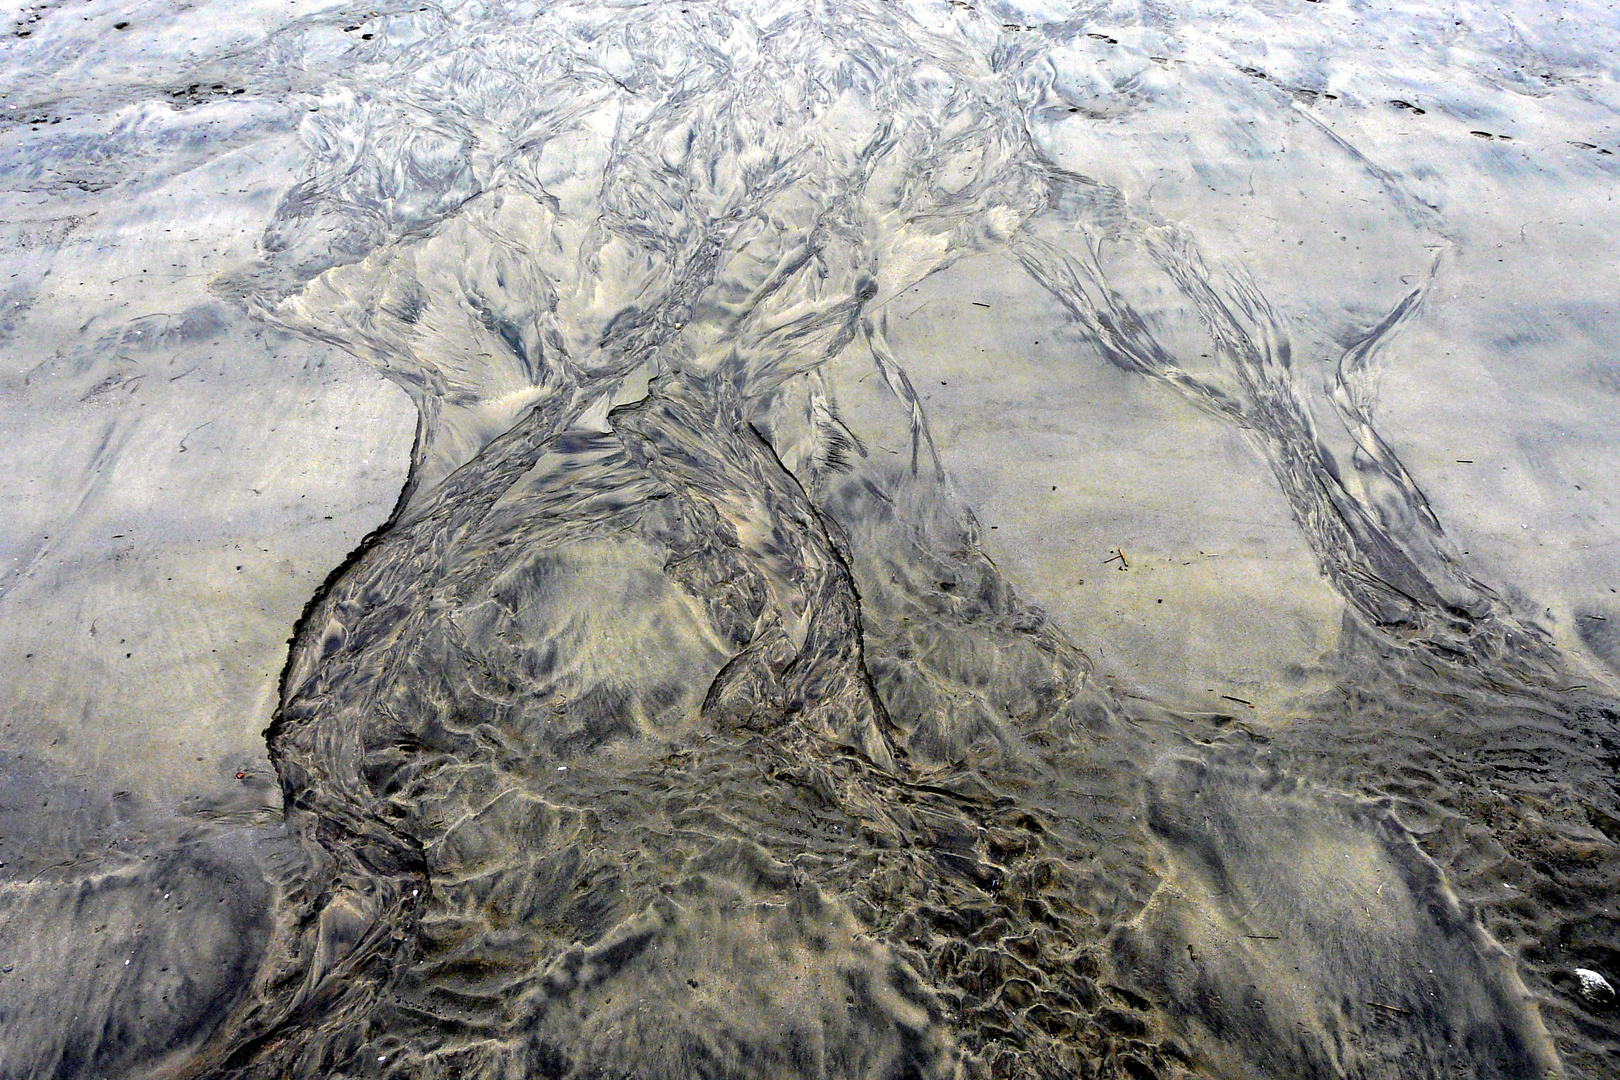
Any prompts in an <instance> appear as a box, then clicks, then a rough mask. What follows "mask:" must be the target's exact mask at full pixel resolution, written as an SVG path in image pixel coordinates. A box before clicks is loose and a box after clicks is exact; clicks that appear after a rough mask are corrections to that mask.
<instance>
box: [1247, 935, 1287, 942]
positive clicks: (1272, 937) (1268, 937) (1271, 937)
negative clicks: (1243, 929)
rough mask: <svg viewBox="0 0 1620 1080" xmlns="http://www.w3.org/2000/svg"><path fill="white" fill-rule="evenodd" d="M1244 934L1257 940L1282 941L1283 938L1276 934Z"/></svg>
mask: <svg viewBox="0 0 1620 1080" xmlns="http://www.w3.org/2000/svg"><path fill="white" fill-rule="evenodd" d="M1243 936H1244V937H1246V938H1252V939H1254V940H1255V941H1281V940H1282V938H1281V937H1279V936H1278V935H1276V934H1244V935H1243Z"/></svg>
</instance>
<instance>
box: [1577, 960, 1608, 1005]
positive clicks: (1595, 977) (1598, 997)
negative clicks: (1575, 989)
mask: <svg viewBox="0 0 1620 1080" xmlns="http://www.w3.org/2000/svg"><path fill="white" fill-rule="evenodd" d="M1575 977H1576V978H1577V979H1579V980H1581V997H1583V998H1585V999H1586V1000H1587V1001H1590V1002H1591V1003H1592V1004H1594V1005H1613V1004H1614V987H1612V986H1610V985H1609V980H1608V979H1605V978H1604V977H1603V976H1602V975H1600V974H1598V973H1597V972H1595V971H1593V970H1592V969H1591V968H1576V969H1575Z"/></svg>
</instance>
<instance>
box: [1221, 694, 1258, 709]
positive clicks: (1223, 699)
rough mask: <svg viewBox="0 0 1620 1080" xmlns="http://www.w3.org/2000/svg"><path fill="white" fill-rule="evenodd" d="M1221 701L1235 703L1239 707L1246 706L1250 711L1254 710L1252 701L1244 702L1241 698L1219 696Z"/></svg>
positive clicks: (1227, 695) (1226, 695) (1228, 695)
mask: <svg viewBox="0 0 1620 1080" xmlns="http://www.w3.org/2000/svg"><path fill="white" fill-rule="evenodd" d="M1221 700H1222V701H1235V702H1237V703H1238V704H1239V705H1247V706H1248V707H1249V708H1251V709H1252V708H1254V702H1252V701H1244V700H1243V699H1242V698H1240V697H1233V696H1232V695H1231V694H1222V695H1221Z"/></svg>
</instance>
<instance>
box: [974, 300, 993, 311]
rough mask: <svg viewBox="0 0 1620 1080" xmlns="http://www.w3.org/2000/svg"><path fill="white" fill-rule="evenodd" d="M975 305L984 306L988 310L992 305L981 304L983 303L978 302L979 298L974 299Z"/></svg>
mask: <svg viewBox="0 0 1620 1080" xmlns="http://www.w3.org/2000/svg"><path fill="white" fill-rule="evenodd" d="M973 306H974V307H982V308H984V309H986V310H989V308H990V305H989V304H981V303H979V302H978V301H977V300H974V301H973Z"/></svg>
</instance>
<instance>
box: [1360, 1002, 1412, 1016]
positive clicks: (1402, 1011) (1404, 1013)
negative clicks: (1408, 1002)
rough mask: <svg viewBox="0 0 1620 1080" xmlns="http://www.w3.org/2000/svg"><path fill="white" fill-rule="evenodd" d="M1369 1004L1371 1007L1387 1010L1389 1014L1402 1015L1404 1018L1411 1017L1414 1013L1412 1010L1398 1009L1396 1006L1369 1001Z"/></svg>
mask: <svg viewBox="0 0 1620 1080" xmlns="http://www.w3.org/2000/svg"><path fill="white" fill-rule="evenodd" d="M1367 1004H1368V1005H1371V1006H1372V1007H1373V1008H1375V1009H1387V1010H1388V1011H1389V1012H1392V1013H1400V1014H1401V1015H1402V1016H1411V1015H1412V1011H1411V1010H1410V1009H1402V1008H1397V1007H1396V1006H1394V1005H1385V1004H1384V1003H1383V1002H1381V1001H1369V1002H1367Z"/></svg>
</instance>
